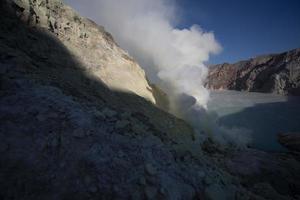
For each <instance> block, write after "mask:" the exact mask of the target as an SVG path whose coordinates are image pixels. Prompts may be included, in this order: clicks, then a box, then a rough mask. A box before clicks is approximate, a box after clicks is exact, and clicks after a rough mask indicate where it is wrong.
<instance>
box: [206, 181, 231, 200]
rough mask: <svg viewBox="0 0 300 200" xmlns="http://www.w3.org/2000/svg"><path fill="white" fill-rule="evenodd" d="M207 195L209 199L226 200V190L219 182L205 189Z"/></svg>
mask: <svg viewBox="0 0 300 200" xmlns="http://www.w3.org/2000/svg"><path fill="white" fill-rule="evenodd" d="M205 196H206V199H208V200H223V199H224V200H225V199H227V194H226V192H225V191H224V190H223V189H222V188H221V186H219V185H217V184H213V185H211V186H209V187H207V188H206V189H205Z"/></svg>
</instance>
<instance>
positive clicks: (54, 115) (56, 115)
mask: <svg viewBox="0 0 300 200" xmlns="http://www.w3.org/2000/svg"><path fill="white" fill-rule="evenodd" d="M48 117H49V118H57V117H58V114H56V113H55V112H52V113H49V114H48Z"/></svg>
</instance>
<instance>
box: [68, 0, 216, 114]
mask: <svg viewBox="0 0 300 200" xmlns="http://www.w3.org/2000/svg"><path fill="white" fill-rule="evenodd" d="M67 2H68V1H67ZM69 2H72V4H73V5H74V6H75V7H76V8H77V9H79V10H80V11H81V12H83V13H84V14H85V15H87V16H88V17H90V18H92V19H93V20H95V21H96V22H97V23H99V24H101V25H103V26H104V27H105V28H106V29H107V30H108V31H109V32H111V33H112V34H113V36H114V38H115V39H116V40H117V42H118V43H119V44H120V46H121V47H123V48H124V49H126V50H127V51H128V52H129V53H130V54H131V55H132V56H133V57H134V58H135V59H137V60H138V62H139V63H140V64H141V66H142V67H143V68H144V69H145V71H146V73H147V76H148V77H149V78H150V81H151V82H154V83H156V84H158V85H159V86H160V87H161V88H162V89H163V90H165V91H166V92H167V93H168V95H169V97H171V98H170V99H171V100H173V101H171V108H172V110H171V112H173V113H178V106H177V105H176V104H178V101H177V99H178V98H179V97H180V96H181V95H182V94H184V95H188V96H192V97H194V98H195V100H196V101H195V105H200V106H202V107H206V104H207V101H208V99H209V92H208V91H207V90H206V89H205V88H204V86H203V82H204V80H205V78H206V76H207V68H206V66H205V65H204V64H203V63H204V62H205V61H207V60H208V59H209V55H210V54H211V53H217V52H219V51H220V49H221V47H220V45H219V44H218V42H217V41H216V40H215V37H214V34H213V33H212V32H205V31H204V30H203V29H202V28H201V27H200V26H198V25H193V26H192V27H190V28H188V29H178V28H176V22H178V21H180V19H179V17H178V14H177V13H178V9H177V8H176V4H175V1H173V0H89V1H88V2H87V1H82V0H69ZM190 106H194V105H190Z"/></svg>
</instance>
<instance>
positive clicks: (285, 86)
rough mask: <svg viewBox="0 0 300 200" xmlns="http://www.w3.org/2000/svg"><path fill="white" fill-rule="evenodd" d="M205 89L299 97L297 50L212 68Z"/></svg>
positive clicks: (298, 57)
mask: <svg viewBox="0 0 300 200" xmlns="http://www.w3.org/2000/svg"><path fill="white" fill-rule="evenodd" d="M206 87H207V88H209V89H229V90H241V91H250V92H266V93H277V94H282V95H300V49H295V50H291V51H288V52H285V53H281V54H276V55H267V56H260V57H256V58H253V59H250V60H246V61H241V62H238V63H235V64H228V63H225V64H220V65H215V66H211V67H210V71H209V75H208V79H207V82H206Z"/></svg>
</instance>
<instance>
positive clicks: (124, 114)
mask: <svg viewBox="0 0 300 200" xmlns="http://www.w3.org/2000/svg"><path fill="white" fill-rule="evenodd" d="M121 117H122V118H124V119H129V118H130V117H131V113H130V112H124V113H122V114H121Z"/></svg>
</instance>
